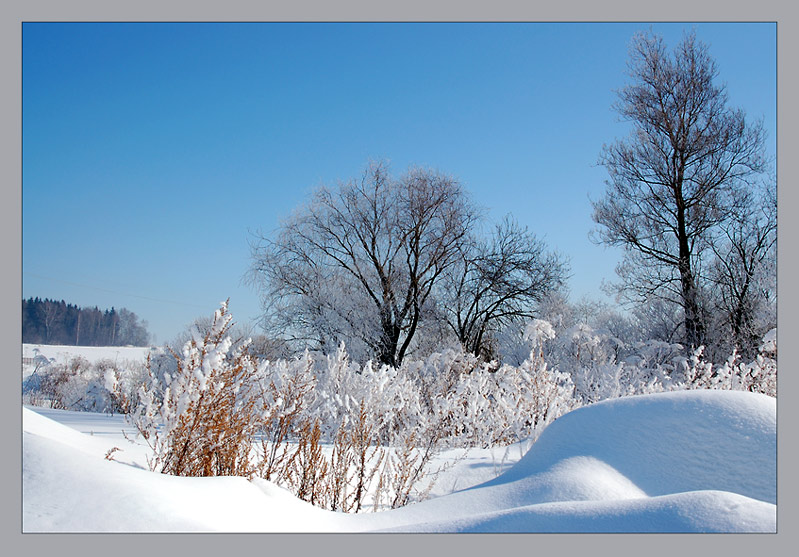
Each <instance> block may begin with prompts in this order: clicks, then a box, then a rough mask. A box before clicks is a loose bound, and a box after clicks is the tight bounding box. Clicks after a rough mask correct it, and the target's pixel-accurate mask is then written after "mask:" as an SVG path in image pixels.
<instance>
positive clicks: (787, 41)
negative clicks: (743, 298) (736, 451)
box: [0, 0, 799, 555]
mask: <svg viewBox="0 0 799 557" xmlns="http://www.w3.org/2000/svg"><path fill="white" fill-rule="evenodd" d="M795 10H796V8H789V7H788V6H787V2H784V1H781V0H761V1H760V2H757V3H753V2H751V1H743V0H733V1H723V0H713V1H702V2H698V1H697V0H676V1H673V2H670V3H668V4H663V5H660V6H653V5H645V6H644V5H642V4H641V3H640V1H636V0H612V1H611V2H602V3H597V2H592V1H591V0H577V1H571V0H570V1H566V2H559V3H557V4H552V5H536V4H533V3H530V2H525V1H524V0H494V1H492V2H490V3H486V2H479V1H477V0H461V1H457V0H405V1H404V2H403V3H402V4H400V3H399V2H377V1H369V0H344V1H340V2H335V3H333V2H326V1H325V0H310V1H309V0H303V1H302V2H300V1H295V2H275V1H266V2H257V1H255V0H227V1H226V2H218V3H214V2H210V1H205V0H202V1H191V0H139V1H138V2H130V3H128V2H109V1H102V0H77V1H72V2H68V3H67V2H62V1H59V0H28V1H25V0H10V1H9V0H6V2H5V3H4V4H3V6H2V7H0V16H1V17H0V26H2V27H0V29H2V31H0V41H1V42H0V44H2V48H0V60H2V73H3V74H4V76H5V79H4V80H3V81H2V85H0V91H1V93H0V97H1V98H2V111H1V112H0V114H2V119H1V120H0V122H2V134H0V135H1V136H2V143H0V146H1V147H2V148H0V160H1V161H2V163H1V166H0V167H1V168H3V170H4V178H5V187H4V191H3V203H2V205H0V207H1V208H0V211H2V215H0V233H2V239H3V241H2V249H3V251H2V255H3V260H4V261H5V262H6V263H7V264H6V265H5V269H6V270H4V272H3V274H2V287H3V289H2V292H3V297H4V298H3V299H4V300H5V301H6V302H7V303H8V306H6V308H12V309H11V310H8V309H7V312H6V314H7V318H4V319H3V322H2V329H1V330H0V342H2V354H3V363H4V367H6V368H7V369H5V371H4V375H5V377H6V379H5V381H6V383H5V384H4V388H3V389H2V392H3V400H2V404H0V409H1V411H2V419H3V422H2V423H4V424H8V429H9V431H7V432H6V435H7V439H10V440H11V443H10V444H9V446H10V447H13V448H14V449H13V450H12V454H11V455H8V456H7V457H6V458H4V459H2V478H3V480H4V482H5V483H6V485H5V486H4V489H3V492H4V495H5V497H4V498H3V499H4V502H3V508H2V521H1V522H0V523H1V524H2V539H3V541H4V542H5V543H6V544H10V546H11V550H12V552H14V553H17V554H22V553H26V554H33V555H43V554H47V553H52V554H54V555H63V554H64V553H66V554H67V555H71V554H73V553H75V554H79V555H86V554H89V555H92V554H95V553H98V554H99V553H100V552H102V553H112V554H120V555H140V554H142V553H147V552H150V551H153V550H154V551H155V552H156V553H165V554H168V553H174V554H179V553H187V554H196V553H199V554H201V555H205V554H216V553H221V552H230V551H231V549H232V550H234V551H236V552H237V553H238V552H246V551H252V552H263V551H268V552H276V551H278V552H279V551H285V552H287V553H292V554H294V553H298V552H301V553H320V554H329V553H331V552H332V553H333V554H338V552H344V551H346V552H347V553H351V552H353V551H358V550H359V549H360V550H366V551H369V552H372V551H377V552H380V553H389V554H397V555H400V554H401V555H405V554H407V553H408V552H409V551H415V550H421V549H424V552H425V553H440V554H449V553H455V554H463V553H466V554H478V553H479V554H484V553H494V554H496V553H497V552H498V551H508V552H516V551H531V552H536V553H538V552H543V551H558V552H563V551H566V552H567V553H576V552H583V553H586V554H588V553H593V552H595V551H597V550H600V551H601V552H603V553H604V552H605V551H608V552H613V553H621V554H626V553H628V552H632V551H635V552H636V553H644V554H655V555H661V554H662V555H671V554H673V553H675V552H677V551H681V550H684V549H690V550H692V552H698V551H705V550H712V551H713V553H716V552H720V553H722V554H725V555H728V554H733V555H737V554H739V553H740V554H751V553H753V552H758V553H762V552H767V553H772V554H773V553H775V554H783V553H786V552H783V551H780V549H784V548H785V547H787V546H789V545H790V544H791V541H792V540H793V539H794V538H795V532H794V530H795V528H794V524H796V522H797V508H796V502H795V496H796V494H797V486H796V483H797V481H796V478H795V476H796V474H795V473H792V472H786V471H793V470H796V469H797V467H796V446H795V444H794V443H792V442H791V440H792V439H795V437H796V436H795V433H794V432H793V427H794V424H795V423H796V412H797V411H796V408H795V405H793V404H790V402H789V403H787V404H780V403H779V402H780V401H786V400H787V401H791V399H792V398H793V397H794V396H795V394H794V393H795V383H796V373H795V371H794V370H793V367H794V364H795V362H796V361H797V352H796V348H795V345H793V341H794V339H795V338H796V332H797V329H796V322H795V320H794V311H795V310H796V308H797V294H796V292H795V291H794V290H793V288H792V286H793V281H792V278H794V277H795V276H796V265H797V262H796V259H795V256H794V254H795V251H794V249H793V245H792V241H793V238H794V237H795V234H796V232H797V230H796V220H795V219H793V218H792V217H793V215H792V210H793V209H794V207H795V206H796V197H797V192H796V188H795V187H793V184H794V183H795V182H796V174H797V172H796V163H795V160H796V157H795V155H794V156H792V155H793V154H794V153H795V152H796V149H797V141H796V133H795V130H796V124H797V109H796V106H795V104H794V103H793V102H792V101H793V99H794V98H795V92H796V63H795V59H793V58H792V55H791V54H789V53H795V52H799V49H798V48H797V39H796V37H797V24H796V17H795V15H796V14H795ZM124 20H133V21H382V20H393V21H630V22H638V21H641V22H648V21H677V22H679V21H685V22H696V21H776V22H777V25H778V27H777V42H778V64H777V71H778V124H777V152H778V161H779V162H778V188H779V189H778V196H779V238H780V239H781V240H782V241H781V242H780V243H779V247H778V261H779V264H778V284H779V286H780V287H781V288H779V309H778V320H779V339H780V345H781V350H780V356H779V361H780V364H781V365H780V369H781V370H787V371H785V372H784V373H783V374H781V375H780V379H779V393H780V396H779V399H778V424H779V426H780V427H778V472H782V473H781V474H779V475H778V481H779V485H778V534H773V535H766V534H757V535H749V534H743V535H741V534H736V535H717V534H707V535H674V534H668V535H660V534H643V535H638V534H635V535H633V534H619V535H616V534H600V535H597V534H578V535H565V534H513V535H507V534H499V535H483V534H468V535H456V534H439V535H408V534H404V535H395V534H340V535H336V534H332V535H331V534H299V535H295V534H245V535H234V534H211V535H183V534H135V535H133V534H131V535H129V534H114V535H108V534H87V535H83V534H22V533H21V530H22V521H21V493H22V489H21V482H20V481H19V478H21V470H22V466H21V434H20V431H21V412H20V406H19V383H18V377H19V375H18V374H17V373H18V371H17V370H18V369H19V368H18V366H19V361H20V358H21V343H20V323H21V315H20V305H21V304H20V294H21V290H22V282H21V242H22V238H21V199H22V198H21V183H22V179H21V133H22V130H21V27H22V26H21V22H23V21H124ZM753 473H756V471H754V472H753ZM375 536H378V537H375ZM445 552H446V553H445Z"/></svg>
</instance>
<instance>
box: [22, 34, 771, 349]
mask: <svg viewBox="0 0 799 557" xmlns="http://www.w3.org/2000/svg"><path fill="white" fill-rule="evenodd" d="M650 27H651V28H652V29H653V30H654V31H655V32H657V33H660V34H662V35H663V36H664V37H665V38H666V40H667V43H668V45H669V47H671V46H673V45H674V44H676V42H677V41H678V40H679V39H680V37H681V36H682V33H683V30H686V29H691V28H694V29H695V30H696V32H697V36H698V38H699V39H700V40H702V41H704V42H706V43H708V44H709V45H710V52H711V55H712V56H713V57H714V58H715V59H716V61H717V63H718V67H719V70H720V74H721V75H720V77H721V80H722V81H724V82H726V83H727V86H728V92H729V98H730V104H731V105H733V106H739V107H742V108H744V109H745V110H746V111H747V113H748V115H749V116H750V117H753V118H761V117H762V118H764V121H765V125H766V128H767V129H768V131H769V138H768V149H769V151H770V153H771V154H772V155H775V154H776V121H777V120H776V79H777V76H776V33H777V27H776V24H763V23H761V24H742V23H733V24H730V23H728V24H682V23H681V24H655V25H650V24H627V23H624V24H622V23H610V24H599V23H584V24H532V23H529V24H507V23H506V24H477V23H474V24H433V23H431V24H387V23H380V24H286V23H282V24H280V23H279V24H255V23H248V24H74V23H69V24H46V23H26V24H23V50H22V53H23V67H22V72H23V73H22V85H23V89H22V99H23V136H22V141H23V160H22V171H23V183H22V217H23V221H22V242H23V244H22V247H23V251H22V255H23V261H22V271H23V275H22V280H23V291H22V295H23V297H24V298H28V297H30V296H39V297H42V298H54V299H59V300H60V299H63V300H65V301H67V302H69V303H73V304H77V305H79V306H95V305H96V306H99V307H100V308H110V307H111V306H114V307H116V308H119V307H126V308H128V309H130V310H131V311H134V312H136V314H137V315H139V316H140V317H141V318H142V319H144V320H146V321H147V322H148V323H149V329H150V331H151V332H152V333H154V334H155V335H156V338H157V341H158V342H164V341H167V340H171V338H173V337H174V336H175V335H176V334H177V333H179V332H180V331H181V330H182V329H183V328H184V327H185V326H186V325H187V324H189V323H190V322H192V321H193V320H194V319H195V318H196V317H199V316H206V315H211V314H212V313H213V311H214V310H215V309H216V308H217V307H218V303H219V302H220V301H221V300H224V299H225V298H227V297H230V299H231V302H230V308H231V311H232V312H233V315H234V317H235V319H236V321H237V322H239V323H242V324H243V323H247V322H249V321H251V320H253V319H255V318H257V317H258V315H259V311H260V307H259V301H258V295H257V292H255V291H254V290H252V289H251V288H250V287H248V286H246V285H244V284H243V283H242V277H243V275H244V274H245V273H246V271H247V269H248V267H249V265H250V251H249V245H248V241H249V240H250V239H251V238H252V236H251V232H254V231H258V230H262V231H264V232H265V233H269V232H270V231H272V230H274V229H275V227H276V226H277V224H278V222H279V219H280V218H282V217H285V216H287V215H288V214H289V213H290V211H291V210H292V209H293V208H295V207H296V206H298V205H299V204H301V203H302V202H303V201H304V200H305V199H306V198H307V196H308V194H309V193H310V192H311V191H312V190H313V189H314V188H316V187H317V186H319V185H320V184H323V183H325V184H334V183H335V182H336V181H338V180H345V179H347V178H350V177H354V176H357V175H358V174H359V173H360V172H361V170H362V169H363V167H364V165H365V163H366V162H367V160H368V159H370V158H386V159H388V160H390V161H391V165H392V168H393V170H394V171H396V172H397V173H401V172H402V171H404V170H405V169H406V168H407V167H408V166H409V165H411V164H416V165H423V166H430V167H434V168H437V169H439V170H441V171H443V172H446V173H448V174H452V175H454V176H455V177H457V178H458V179H459V180H461V181H462V183H463V184H464V185H465V187H466V189H467V190H468V191H470V193H471V195H472V196H473V199H474V200H475V201H476V202H477V203H478V204H480V205H482V206H484V207H485V208H487V209H488V215H489V218H491V219H499V218H501V217H502V216H503V215H505V214H506V213H512V214H513V215H514V216H515V217H516V218H517V219H518V220H519V221H520V222H521V223H522V224H525V225H527V226H528V227H529V228H530V229H531V230H532V231H533V232H535V233H536V234H537V235H539V236H540V237H543V238H544V239H545V241H546V242H547V243H548V245H549V246H550V247H551V248H553V249H557V250H558V251H560V252H561V253H563V254H565V255H567V256H568V257H569V258H570V260H571V269H572V274H573V278H572V279H571V281H570V289H571V298H572V299H573V300H575V299H578V298H580V297H582V296H590V297H594V298H597V299H604V300H607V299H606V298H605V297H604V295H603V294H602V293H601V291H600V290H599V285H600V282H601V281H602V280H613V279H614V278H615V274H614V267H615V265H616V264H617V263H618V261H619V259H620V253H619V252H618V251H614V250H610V249H605V248H603V247H600V246H596V245H594V244H592V243H591V242H590V241H589V239H588V233H589V231H590V230H591V229H592V228H593V227H594V224H593V222H592V221H591V205H590V201H589V199H597V198H598V197H599V196H601V195H602V193H603V191H604V181H605V179H606V172H605V170H604V169H603V168H602V167H598V166H597V165H596V161H597V157H598V155H599V152H600V150H601V148H602V145H603V143H610V142H612V141H613V140H614V139H616V138H620V137H623V136H625V135H626V130H627V128H626V125H625V124H623V123H621V122H619V121H618V118H617V116H616V115H615V114H614V113H613V112H612V110H611V104H612V103H613V101H614V100H615V96H614V90H616V89H619V88H621V87H622V86H623V85H624V84H625V83H626V82H627V77H626V75H625V69H626V62H627V46H628V44H629V40H630V38H631V37H632V36H633V34H634V33H635V32H636V31H641V30H647V29H649V28H650Z"/></svg>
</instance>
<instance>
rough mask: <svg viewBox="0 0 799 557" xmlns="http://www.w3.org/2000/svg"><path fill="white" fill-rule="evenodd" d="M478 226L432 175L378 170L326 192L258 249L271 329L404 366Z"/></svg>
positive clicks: (455, 193)
mask: <svg viewBox="0 0 799 557" xmlns="http://www.w3.org/2000/svg"><path fill="white" fill-rule="evenodd" d="M474 219H475V210H474V208H473V207H472V206H471V204H470V203H469V202H468V199H467V197H466V194H465V192H464V191H463V189H462V187H461V185H460V184H459V183H458V182H457V181H456V180H454V179H453V178H452V177H450V176H446V175H444V174H441V173H438V172H435V171H432V170H428V169H421V168H412V169H410V170H409V171H407V172H406V173H405V174H404V175H403V176H401V177H399V178H395V177H393V176H391V175H390V174H389V171H388V168H387V165H386V164H385V163H382V162H377V163H372V164H370V165H369V166H368V168H367V169H366V170H365V172H364V173H363V175H362V176H361V178H360V179H359V180H351V181H349V182H347V183H343V184H340V185H339V186H338V187H337V188H325V187H323V188H321V189H319V190H318V191H317V192H316V193H315V194H314V195H313V198H312V199H311V201H310V202H309V203H308V204H306V205H305V206H303V207H302V208H300V209H299V210H298V211H296V212H295V213H294V215H293V216H292V217H291V218H289V219H288V220H286V221H285V222H284V223H283V224H282V226H281V228H280V230H279V232H278V234H277V236H276V238H274V239H269V238H266V237H263V236H262V237H260V238H258V240H257V241H256V243H255V244H254V245H253V250H252V251H253V265H252V268H251V273H250V278H251V280H252V281H253V282H255V283H256V284H258V285H259V286H261V287H262V292H263V294H264V302H265V309H266V313H267V316H266V317H267V319H266V324H267V329H271V330H279V331H284V332H285V331H288V332H289V333H290V334H291V335H293V336H294V338H295V339H299V340H303V341H306V342H307V341H313V340H315V341H316V342H317V343H318V345H319V347H320V348H322V349H323V350H326V351H332V349H334V347H335V346H337V344H338V343H339V342H340V341H342V340H344V341H346V342H347V344H348V346H354V345H357V344H358V343H360V344H362V345H363V348H364V350H365V351H367V352H369V353H371V354H372V355H373V357H375V358H376V359H377V360H378V361H380V362H381V363H385V364H389V365H392V366H395V367H396V366H398V365H399V364H400V363H401V362H402V360H403V358H404V357H405V355H406V353H407V352H408V349H409V347H410V346H411V343H412V341H413V339H414V336H415V335H416V333H417V331H418V330H419V326H420V322H421V319H422V317H423V315H424V312H425V308H426V306H428V305H429V304H431V303H432V295H433V293H434V291H435V287H436V285H437V284H438V283H439V281H440V279H441V277H442V274H443V272H444V271H445V270H446V269H447V268H448V267H449V266H451V265H452V264H453V262H454V261H456V259H457V256H458V247H459V245H460V244H461V243H462V242H463V241H464V239H465V238H466V236H467V234H468V231H469V228H470V226H471V224H472V222H473V221H474ZM331 344H332V346H331Z"/></svg>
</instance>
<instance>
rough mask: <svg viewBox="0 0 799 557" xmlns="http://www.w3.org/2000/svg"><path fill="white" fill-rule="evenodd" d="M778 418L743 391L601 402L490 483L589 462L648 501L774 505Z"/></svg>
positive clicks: (564, 422) (546, 435)
mask: <svg viewBox="0 0 799 557" xmlns="http://www.w3.org/2000/svg"><path fill="white" fill-rule="evenodd" d="M776 416H777V401H776V399H774V398H772V397H769V396H766V395H762V394H756V393H748V392H741V391H703V390H696V391H678V392H670V393H659V394H654V395H646V396H633V397H625V398H618V399H613V400H606V401H603V402H600V403H598V404H593V405H591V406H585V407H583V408H579V409H577V410H575V411H573V412H570V413H568V414H566V415H564V416H562V417H561V418H559V419H558V420H556V421H555V422H553V423H552V424H551V425H550V426H549V427H548V428H547V429H546V430H545V431H544V432H543V433H542V434H541V437H540V438H539V439H538V441H537V442H536V444H535V445H534V446H533V448H532V449H531V450H530V451H529V452H528V453H527V454H526V455H525V456H524V458H522V459H521V460H520V461H519V462H518V463H517V464H516V466H514V467H513V468H512V469H510V470H509V471H508V472H507V473H506V474H504V475H503V476H501V477H499V478H497V479H496V480H493V481H492V482H489V483H490V484H500V483H507V482H514V481H519V480H521V479H524V478H528V477H530V476H533V475H536V474H539V473H541V472H542V471H544V470H548V469H551V468H552V469H554V468H555V467H557V466H560V465H562V463H563V462H564V461H568V460H570V459H573V458H575V457H591V458H592V459H596V460H598V461H601V462H602V463H604V464H605V465H607V466H609V467H612V469H614V470H615V471H617V472H618V473H620V474H622V475H623V476H624V477H626V478H627V479H629V480H630V481H631V482H632V483H634V484H635V485H636V486H637V487H638V488H640V489H641V490H642V491H643V492H644V493H645V494H646V495H648V496H658V495H668V494H673V493H682V492H687V491H698V490H717V491H729V492H732V493H737V494H739V495H744V496H746V497H751V498H753V499H758V500H761V501H765V502H768V503H775V504H776V502H777V420H776ZM755 471H756V472H755ZM753 472H755V473H753ZM556 500H557V499H556Z"/></svg>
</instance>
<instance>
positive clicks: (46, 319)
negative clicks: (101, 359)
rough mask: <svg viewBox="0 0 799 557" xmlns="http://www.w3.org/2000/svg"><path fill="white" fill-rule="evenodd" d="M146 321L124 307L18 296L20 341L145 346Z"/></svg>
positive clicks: (146, 338) (147, 338) (80, 344)
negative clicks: (21, 297) (107, 307)
mask: <svg viewBox="0 0 799 557" xmlns="http://www.w3.org/2000/svg"><path fill="white" fill-rule="evenodd" d="M149 340H150V333H149V332H148V331H147V322H146V321H139V317H138V316H137V315H136V314H135V313H133V312H132V311H129V310H127V309H125V308H121V309H119V310H118V311H117V310H116V309H114V308H113V307H112V308H111V309H110V310H109V309H106V310H100V309H98V308H97V307H96V306H95V307H93V308H88V307H85V308H79V307H78V306H76V305H73V304H67V303H66V302H64V300H61V301H59V302H57V301H55V300H48V299H44V300H42V299H40V298H38V297H37V298H29V299H27V300H22V342H25V343H29V344H63V345H68V346H128V345H131V346H146V345H147V343H148V342H149Z"/></svg>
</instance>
